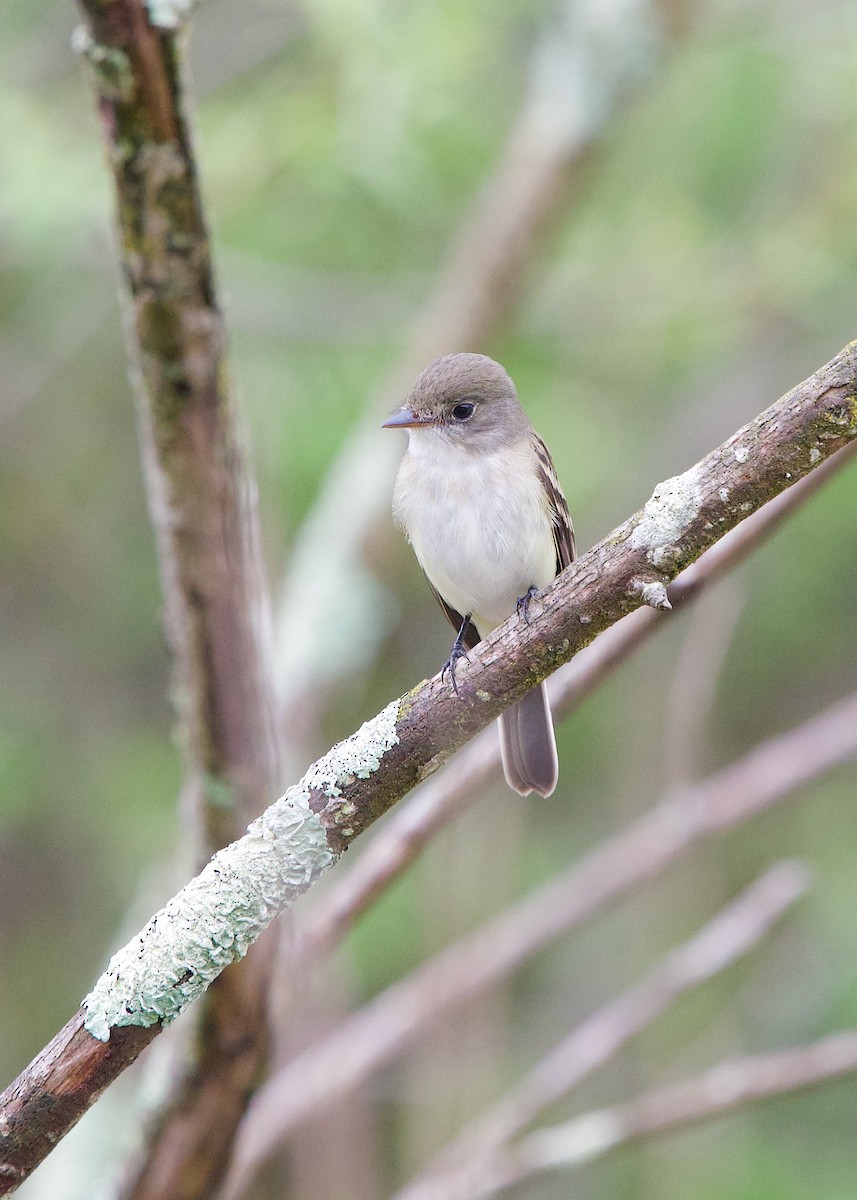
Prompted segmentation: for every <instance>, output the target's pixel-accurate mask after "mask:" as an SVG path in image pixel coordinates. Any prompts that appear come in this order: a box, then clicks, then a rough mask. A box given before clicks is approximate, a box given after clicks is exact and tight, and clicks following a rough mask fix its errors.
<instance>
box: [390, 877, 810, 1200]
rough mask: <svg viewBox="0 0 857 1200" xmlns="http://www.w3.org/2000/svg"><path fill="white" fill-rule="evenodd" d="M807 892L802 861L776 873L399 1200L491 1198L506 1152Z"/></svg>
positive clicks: (516, 1091) (606, 1010) (595, 1021)
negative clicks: (500, 1154) (499, 1157)
mask: <svg viewBox="0 0 857 1200" xmlns="http://www.w3.org/2000/svg"><path fill="white" fill-rule="evenodd" d="M806 888H807V878H806V871H805V869H804V868H803V867H802V866H801V865H800V864H799V863H796V862H780V863H777V864H776V865H775V866H773V867H771V868H770V869H769V870H768V871H766V872H765V874H764V875H762V876H761V877H760V878H759V879H757V880H756V881H755V882H754V883H753V884H752V885H751V886H750V887H748V888H747V889H746V890H745V891H744V892H742V893H741V895H740V896H738V897H737V899H735V900H733V901H732V903H731V904H730V905H729V906H728V908H725V909H723V910H722V911H721V912H719V913H718V914H717V915H716V916H715V917H714V918H713V919H712V920H711V921H709V922H708V924H707V925H705V926H703V928H702V929H701V930H699V932H698V933H697V934H695V935H694V936H693V937H692V938H691V939H690V940H689V941H687V942H684V943H683V944H681V945H680V946H677V947H676V948H675V949H674V950H672V951H671V952H670V953H669V954H667V955H666V956H665V957H664V958H663V959H661V960H660V961H659V962H657V963H656V964H655V966H654V967H653V968H652V969H651V971H650V972H649V973H648V975H646V976H644V978H643V979H641V980H640V982H639V983H637V984H635V985H634V986H632V987H631V988H629V989H628V991H626V992H623V993H622V994H621V995H619V996H617V997H616V998H615V999H613V1000H610V1001H608V1003H607V1004H605V1005H604V1006H603V1007H602V1008H600V1009H598V1010H597V1011H596V1012H594V1013H593V1014H592V1016H590V1017H588V1018H587V1019H586V1020H585V1021H583V1022H582V1024H580V1025H579V1026H578V1027H577V1028H576V1029H574V1030H573V1031H572V1033H570V1034H569V1035H568V1037H567V1038H565V1040H564V1041H562V1042H560V1043H559V1045H557V1046H555V1047H553V1049H551V1050H550V1051H549V1052H548V1053H547V1054H546V1055H545V1056H544V1058H543V1059H542V1060H541V1061H540V1062H539V1063H537V1064H536V1066H535V1067H533V1068H532V1070H531V1071H529V1073H528V1074H527V1075H526V1076H525V1077H524V1078H523V1079H522V1080H521V1081H520V1082H519V1083H518V1084H516V1085H515V1087H514V1088H513V1089H512V1090H511V1091H510V1092H508V1093H507V1094H506V1095H505V1096H504V1097H503V1098H502V1099H501V1100H499V1101H498V1102H497V1103H496V1104H495V1105H494V1107H493V1108H491V1109H489V1110H488V1111H487V1112H485V1113H483V1114H482V1115H481V1116H479V1117H477V1118H476V1120H475V1121H474V1122H473V1124H472V1125H471V1126H469V1127H468V1128H467V1129H466V1130H465V1131H464V1132H463V1133H462V1134H460V1135H459V1137H457V1138H456V1139H455V1141H454V1143H453V1144H451V1145H450V1146H448V1147H447V1148H446V1149H445V1150H444V1151H442V1152H441V1154H440V1155H439V1156H438V1159H437V1162H436V1164H435V1165H434V1166H433V1167H429V1169H428V1171H427V1173H426V1174H425V1176H422V1177H420V1178H419V1179H417V1180H415V1181H414V1182H413V1183H412V1184H409V1185H408V1186H406V1187H405V1188H403V1189H402V1191H401V1192H399V1193H397V1196H396V1200H476V1197H479V1196H482V1195H484V1194H485V1187H486V1184H487V1183H488V1182H489V1181H490V1178H491V1170H492V1159H493V1156H494V1154H495V1153H496V1151H497V1150H498V1149H499V1148H501V1147H503V1146H504V1145H505V1144H506V1143H507V1142H508V1141H509V1140H510V1139H511V1138H513V1137H515V1136H516V1135H517V1134H518V1133H520V1132H521V1131H522V1130H523V1129H525V1128H526V1126H527V1125H529V1124H530V1122H531V1121H533V1120H534V1119H535V1118H536V1117H537V1116H538V1115H539V1113H540V1112H542V1110H543V1109H545V1108H547V1107H548V1105H550V1104H553V1103H554V1102H555V1101H557V1100H559V1099H561V1098H562V1097H563V1096H565V1095H566V1094H567V1093H568V1092H570V1091H571V1090H572V1089H573V1088H575V1087H577V1086H578V1085H579V1084H580V1083H582V1081H583V1080H584V1079H586V1078H588V1076H590V1075H591V1074H592V1073H593V1071H595V1070H597V1069H598V1068H599V1067H601V1066H603V1065H604V1064H605V1063H606V1062H608V1061H609V1060H610V1059H611V1058H613V1057H614V1056H615V1055H616V1054H617V1053H618V1051H619V1050H620V1049H621V1048H622V1046H624V1045H625V1044H626V1043H627V1042H628V1041H629V1040H630V1039H631V1038H632V1037H633V1036H634V1035H635V1034H637V1033H639V1032H640V1031H641V1030H643V1029H646V1028H647V1027H648V1026H649V1025H651V1024H652V1023H653V1021H655V1020H656V1019H657V1018H658V1017H659V1016H661V1015H662V1014H663V1013H664V1012H666V1011H667V1009H668V1008H670V1007H672V1005H673V1004H675V1002H676V1001H677V1000H678V999H679V998H680V997H681V996H683V995H684V994H685V993H686V992H688V991H690V989H691V988H694V987H697V986H698V985H699V984H701V983H704V982H705V981H706V980H708V979H711V978H712V976H714V975H716V974H718V973H719V972H720V971H722V970H724V969H725V968H726V967H727V966H729V965H731V964H732V963H733V962H735V960H736V959H738V958H740V957H741V956H742V955H744V954H746V953H748V951H749V950H751V949H752V948H753V947H754V946H755V945H756V944H757V943H758V942H759V941H760V940H761V939H762V938H763V937H765V936H766V935H767V934H768V933H769V932H770V930H771V927H772V926H773V924H774V923H775V922H776V921H778V920H779V919H780V918H781V917H782V916H783V915H784V914H785V913H786V912H787V911H788V909H789V908H790V907H791V906H792V905H793V904H794V903H795V901H796V900H798V899H799V898H800V897H801V896H802V895H803V894H804V893H805V891H806Z"/></svg>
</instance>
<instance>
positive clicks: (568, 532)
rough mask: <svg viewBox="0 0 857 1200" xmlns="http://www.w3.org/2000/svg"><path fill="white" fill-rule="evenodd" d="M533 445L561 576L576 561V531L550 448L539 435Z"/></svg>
mask: <svg viewBox="0 0 857 1200" xmlns="http://www.w3.org/2000/svg"><path fill="white" fill-rule="evenodd" d="M533 443H534V446H535V451H536V463H537V468H538V472H539V479H540V481H541V484H542V487H543V488H544V489H545V495H546V496H547V499H548V511H549V512H550V518H551V526H552V529H553V541H554V546H555V547H556V573H557V575H559V573H560V571H562V570H563V569H564V568H565V567H567V566H568V564H569V563H570V562H573V561H574V529H573V527H572V524H571V516H570V515H569V511H568V504H567V502H566V499H565V496H564V495H563V491H562V488H561V487H560V485H559V480H558V479H557V477H556V470H555V469H554V465H553V459H552V458H551V456H550V453H549V452H548V448H547V446H546V445H545V444H544V442H543V441H542V439H541V438H540V437H539V436H538V434H534V435H533ZM441 603H442V601H441Z"/></svg>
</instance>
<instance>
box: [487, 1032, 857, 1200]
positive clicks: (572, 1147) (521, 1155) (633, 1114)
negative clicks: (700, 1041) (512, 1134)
mask: <svg viewBox="0 0 857 1200" xmlns="http://www.w3.org/2000/svg"><path fill="white" fill-rule="evenodd" d="M855 1072H857V1031H854V1030H844V1031H842V1032H840V1033H834V1034H831V1035H830V1036H829V1037H826V1038H821V1039H820V1040H819V1041H817V1042H811V1043H809V1045H806V1046H798V1047H796V1048H795V1049H792V1050H781V1051H779V1052H778V1053H775V1054H764V1055H752V1056H748V1057H746V1058H736V1059H733V1060H731V1061H728V1062H723V1063H720V1064H718V1066H716V1067H712V1068H711V1069H710V1070H708V1071H704V1072H703V1073H702V1074H701V1075H696V1076H694V1077H693V1078H692V1079H687V1080H683V1081H682V1082H681V1083H670V1084H666V1085H665V1086H664V1087H660V1088H655V1089H653V1090H652V1091H650V1092H644V1093H643V1095H641V1096H638V1097H636V1098H635V1099H634V1100H629V1101H627V1102H626V1103H624V1104H617V1105H616V1106H615V1107H613V1108H603V1109H598V1110H596V1111H594V1112H588V1113H584V1114H582V1115H581V1116H579V1117H573V1118H572V1119H571V1120H570V1121H566V1122H565V1123H564V1124H562V1125H557V1126H553V1127H551V1128H548V1129H539V1130H536V1131H535V1132H534V1133H531V1134H529V1135H528V1136H527V1137H525V1138H522V1139H521V1141H520V1142H518V1143H517V1145H513V1146H507V1147H504V1148H502V1149H500V1150H498V1151H497V1154H496V1156H495V1157H494V1161H493V1162H492V1163H491V1165H490V1168H489V1171H488V1172H486V1174H487V1175H490V1179H488V1178H486V1181H485V1185H484V1187H483V1189H482V1191H481V1192H480V1193H479V1196H480V1197H485V1196H493V1195H495V1194H496V1193H497V1192H499V1191H501V1190H502V1189H503V1188H507V1187H511V1186H513V1185H514V1184H518V1183H522V1182H523V1181H524V1180H526V1179H529V1178H530V1177H531V1176H533V1175H535V1174H538V1173H540V1172H542V1171H550V1170H557V1169H560V1170H571V1169H574V1168H575V1167H580V1166H583V1165H584V1164H588V1163H591V1162H594V1161H596V1160H598V1159H601V1158H604V1157H606V1155H608V1154H611V1153H613V1151H615V1150H619V1149H621V1148H622V1147H625V1146H628V1145H629V1144H630V1143H631V1142H637V1141H641V1140H643V1139H645V1138H651V1137H663V1136H665V1135H668V1134H670V1133H676V1132H679V1131H680V1130H682V1129H684V1128H686V1127H687V1126H688V1125H691V1124H697V1123H699V1122H700V1121H710V1120H712V1119H713V1118H716V1117H722V1116H727V1115H729V1114H730V1113H734V1112H737V1111H740V1110H741V1109H743V1108H746V1107H748V1106H749V1105H751V1104H758V1103H760V1102H762V1101H764V1100H774V1099H777V1098H778V1097H780V1096H788V1095H793V1094H794V1093H795V1092H800V1091H806V1090H807V1089H809V1088H814V1087H819V1086H820V1085H821V1084H824V1083H831V1082H835V1081H836V1080H837V1079H841V1078H843V1077H844V1076H848V1075H853V1074H854V1073H855ZM474 1200H476V1198H475V1197H474Z"/></svg>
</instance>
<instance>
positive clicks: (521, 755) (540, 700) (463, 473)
mask: <svg viewBox="0 0 857 1200" xmlns="http://www.w3.org/2000/svg"><path fill="white" fill-rule="evenodd" d="M384 428H385V429H407V431H408V449H407V452H406V454H405V457H404V459H403V460H402V465H401V467H400V468H399V473H398V476H397V478H396V487H395V492H394V496H393V515H394V517H395V519H396V522H397V524H399V525H401V527H402V528H403V529H404V531H405V533H406V535H407V537H408V540H409V541H410V543H411V545H412V546H413V548H414V552H415V553H416V556H417V559H418V561H419V564H420V566H421V567H422V569H423V571H424V572H425V574H426V577H427V578H428V581H429V586H430V587H431V590H432V591H433V592H434V594H435V596H436V597H437V599H438V601H439V602H440V605H441V608H442V609H443V610H444V612H445V613H446V615H447V618H448V619H449V621H450V623H451V624H452V625H453V627H454V628H455V629H456V630H457V631H458V632H457V637H456V639H455V642H454V643H453V647H452V653H451V654H450V656H449V661H448V662H447V664H446V667H445V668H444V670H445V671H446V670H448V671H449V674H450V677H451V679H452V683H453V687H455V664H456V662H457V660H458V659H459V658H461V657H462V656H464V655H466V652H467V650H468V649H471V648H472V647H473V646H475V645H476V643H477V642H478V641H479V640H480V639H481V638H483V637H486V636H487V635H488V634H489V633H490V632H491V630H492V629H495V628H496V627H497V626H498V625H499V624H500V623H501V622H502V621H504V620H505V619H506V618H507V617H508V616H510V615H511V614H512V613H513V612H514V611H515V610H516V608H517V610H518V611H519V612H521V613H523V615H524V616H525V617H526V611H527V604H528V603H529V600H530V597H531V596H532V595H533V594H534V593H535V592H536V591H538V590H539V589H541V588H543V587H545V586H546V584H548V583H549V582H550V581H551V579H553V578H554V576H555V575H557V574H558V573H559V572H560V571H561V570H562V569H563V568H564V567H567V566H568V564H569V563H570V562H571V561H572V559H573V558H574V531H573V529H572V526H571V518H570V517H569V514H568V505H567V504H566V500H565V496H564V495H563V493H562V488H561V487H560V486H559V483H558V481H557V478H556V473H555V471H554V466H553V462H552V461H551V456H550V454H549V453H548V450H547V447H546V446H545V444H544V442H543V441H542V439H541V438H540V437H539V435H538V434H537V433H536V431H535V429H533V426H532V424H531V422H530V420H529V418H528V417H527V414H526V413H525V412H524V410H523V409H522V408H521V405H520V403H519V401H518V394H517V392H516V391H515V385H514V384H513V383H512V380H511V379H510V378H509V376H508V375H507V374H506V372H505V371H504V370H503V368H502V367H501V366H500V364H499V363H496V362H494V361H493V359H490V358H486V357H485V355H483V354H450V355H447V356H446V357H445V358H439V359H437V361H436V362H433V363H431V364H430V365H429V366H428V367H426V369H425V370H424V371H423V373H422V374H421V375H420V376H419V378H418V379H417V381H416V383H415V384H414V386H413V388H412V389H411V393H410V395H409V396H408V398H407V401H406V402H405V405H404V407H403V408H402V409H400V411H399V412H397V413H395V414H394V415H393V416H392V417H390V419H389V420H388V421H385V422H384ZM456 690H457V689H456ZM500 750H501V754H502V758H503V771H504V773H505V775H506V780H507V782H508V784H509V786H510V787H512V788H514V790H515V791H516V792H519V793H520V794H521V795H522V796H526V795H528V794H529V793H530V792H538V793H539V794H540V795H542V796H549V795H550V794H551V792H552V791H553V790H554V788H555V787H556V784H557V778H558V775H559V764H558V762H557V754H556V739H555V737H554V731H553V721H552V720H551V713H550V708H549V706H548V699H547V692H546V689H545V685H544V684H543V683H542V684H540V685H539V687H537V688H534V689H533V690H532V691H531V692H528V693H527V695H526V696H524V698H523V699H522V700H520V701H519V702H518V703H517V704H515V705H513V707H512V708H509V709H507V710H506V712H504V713H503V714H502V715H501V717H500Z"/></svg>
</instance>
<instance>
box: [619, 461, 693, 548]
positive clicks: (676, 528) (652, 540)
mask: <svg viewBox="0 0 857 1200" xmlns="http://www.w3.org/2000/svg"><path fill="white" fill-rule="evenodd" d="M701 506H702V489H701V487H700V482H699V466H698V465H697V466H695V467H691V468H690V470H689V471H685V472H684V474H683V475H676V476H674V477H673V478H672V479H665V480H664V482H663V483H659V484H658V486H657V487H656V488H655V490H654V493H653V494H652V498H651V499H650V500H648V501H647V502H646V504H645V506H644V508H643V515H642V517H641V518H640V520H639V521H638V522H637V525H636V526H635V527H634V530H633V532H632V533H631V538H630V544H631V546H632V547H633V548H634V549H635V550H644V551H645V553H646V557H647V558H648V560H649V562H650V563H651V564H652V566H654V567H657V568H658V569H663V568H666V567H669V566H670V564H671V563H672V561H673V560H674V558H675V556H676V553H677V551H678V545H677V544H678V542H679V541H680V539H681V537H682V535H683V534H684V533H685V531H686V530H687V529H688V527H689V526H690V525H691V524H692V523H693V521H694V520H695V519H696V517H697V516H698V515H699V510H700V508H701Z"/></svg>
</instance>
